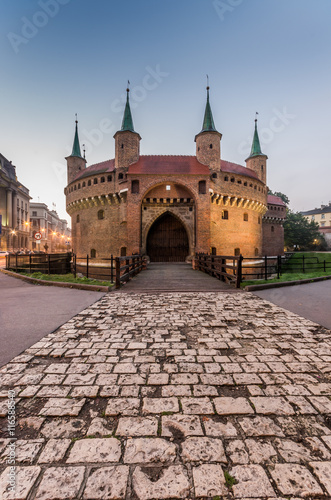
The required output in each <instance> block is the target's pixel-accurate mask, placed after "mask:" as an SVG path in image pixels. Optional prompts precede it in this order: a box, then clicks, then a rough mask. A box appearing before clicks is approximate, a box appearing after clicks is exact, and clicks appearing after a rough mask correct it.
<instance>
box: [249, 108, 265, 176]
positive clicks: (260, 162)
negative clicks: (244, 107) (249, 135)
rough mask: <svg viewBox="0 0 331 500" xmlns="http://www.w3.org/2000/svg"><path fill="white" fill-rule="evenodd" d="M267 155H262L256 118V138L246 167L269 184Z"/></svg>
mask: <svg viewBox="0 0 331 500" xmlns="http://www.w3.org/2000/svg"><path fill="white" fill-rule="evenodd" d="M267 159H268V157H267V155H265V154H263V153H262V150H261V144H260V139H259V134H258V131H257V118H255V128H254V136H253V142H252V148H251V153H250V155H249V157H248V158H247V159H246V167H247V168H250V169H251V170H254V172H256V173H257V175H258V177H259V179H260V180H261V181H262V182H263V183H264V184H266V182H267Z"/></svg>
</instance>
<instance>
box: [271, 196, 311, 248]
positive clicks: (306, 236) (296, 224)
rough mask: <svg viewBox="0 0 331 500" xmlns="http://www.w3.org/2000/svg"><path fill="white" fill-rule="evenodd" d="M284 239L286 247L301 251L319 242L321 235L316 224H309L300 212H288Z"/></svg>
mask: <svg viewBox="0 0 331 500" xmlns="http://www.w3.org/2000/svg"><path fill="white" fill-rule="evenodd" d="M277 196H278V195H277ZM284 239H285V245H286V246H287V247H294V248H297V247H299V248H300V249H301V250H303V249H305V248H309V247H313V246H314V243H315V244H316V241H321V233H320V232H319V231H318V224H317V223H316V222H314V221H310V222H309V221H308V219H306V217H304V216H303V215H302V214H301V213H300V212H292V211H291V210H288V212H287V218H286V220H285V222H284ZM315 240H316V241H315Z"/></svg>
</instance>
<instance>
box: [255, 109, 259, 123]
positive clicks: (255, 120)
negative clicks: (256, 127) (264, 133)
mask: <svg viewBox="0 0 331 500" xmlns="http://www.w3.org/2000/svg"><path fill="white" fill-rule="evenodd" d="M258 114H259V113H258V111H256V113H255V123H257V115H258Z"/></svg>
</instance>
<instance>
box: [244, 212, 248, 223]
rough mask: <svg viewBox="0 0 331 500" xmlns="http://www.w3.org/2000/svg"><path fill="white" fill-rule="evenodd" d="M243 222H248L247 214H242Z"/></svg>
mask: <svg viewBox="0 0 331 500" xmlns="http://www.w3.org/2000/svg"><path fill="white" fill-rule="evenodd" d="M244 221H245V222H247V221H248V214H244Z"/></svg>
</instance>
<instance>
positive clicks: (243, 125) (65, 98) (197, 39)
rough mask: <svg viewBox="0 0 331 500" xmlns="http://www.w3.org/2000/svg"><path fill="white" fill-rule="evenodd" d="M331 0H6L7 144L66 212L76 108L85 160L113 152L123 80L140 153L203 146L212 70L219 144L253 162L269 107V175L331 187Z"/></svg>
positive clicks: (312, 201) (0, 144) (280, 181)
mask: <svg viewBox="0 0 331 500" xmlns="http://www.w3.org/2000/svg"><path fill="white" fill-rule="evenodd" d="M330 18H331V2H330V1H329V0H317V1H315V2H312V0H163V1H161V0H139V1H137V0H126V1H125V2H123V1H120V0H93V1H92V0H37V1H35V0H15V1H14V2H13V1H12V0H0V37H1V44H0V60H1V63H2V64H1V78H0V104H1V119H0V151H1V153H2V154H3V155H4V156H6V157H7V158H8V159H9V160H12V161H13V163H14V164H15V165H16V167H17V174H18V178H19V180H20V181H21V182H22V183H23V184H25V185H26V186H27V187H28V188H29V189H30V193H31V196H32V197H33V199H34V201H37V200H38V197H39V199H40V201H43V202H45V203H47V204H48V205H49V206H50V207H51V206H52V203H53V202H54V203H55V204H56V208H57V211H58V213H59V214H60V215H61V216H62V217H66V218H68V219H69V217H68V216H67V214H66V212H65V198H64V194H63V188H64V187H65V185H66V172H65V165H66V163H65V160H64V157H65V156H67V155H68V153H69V154H70V149H71V147H72V141H73V135H74V120H75V113H78V120H79V135H80V140H81V143H85V144H86V150H87V151H86V153H87V161H88V165H90V164H93V163H96V162H99V161H103V160H105V159H109V158H112V157H113V156H114V140H113V134H114V132H115V131H116V130H118V129H119V128H120V125H121V119H122V110H123V97H124V95H125V88H126V82H127V80H128V79H129V80H130V82H131V102H132V113H133V119H134V125H135V129H136V130H137V131H138V132H139V133H140V135H141V136H142V141H141V153H142V154H195V143H194V136H195V134H196V133H198V132H199V131H200V129H201V126H202V120H203V112H204V106H205V97H206V96H205V87H206V74H207V73H208V74H209V78H210V86H211V105H212V110H213V114H214V120H215V124H216V127H217V128H218V130H219V131H220V132H221V133H222V134H223V138H222V158H223V159H225V160H228V161H233V162H236V163H240V164H245V163H244V161H245V158H246V157H247V156H248V153H249V148H250V142H251V139H252V134H253V129H254V118H255V112H256V111H258V112H259V130H260V139H261V143H262V149H263V152H265V153H266V154H267V155H268V156H269V161H268V185H269V186H270V188H271V189H273V190H276V191H282V192H284V193H286V194H287V195H288V196H289V198H290V200H291V208H292V209H294V210H308V209H311V208H314V207H317V206H320V204H321V203H322V202H324V203H328V202H329V201H331V192H330V185H331V168H330V146H329V145H330V120H331V109H330V108H331V105H330V103H331V99H330V93H331V85H330V72H331V69H330V48H331V31H330V29H329V23H330Z"/></svg>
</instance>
